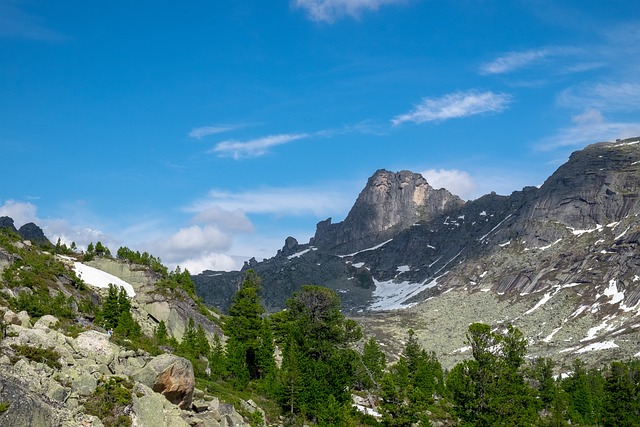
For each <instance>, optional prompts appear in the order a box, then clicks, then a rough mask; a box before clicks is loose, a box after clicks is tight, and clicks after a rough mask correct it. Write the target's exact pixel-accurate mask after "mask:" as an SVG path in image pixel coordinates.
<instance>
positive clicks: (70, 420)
mask: <svg viewBox="0 0 640 427" xmlns="http://www.w3.org/2000/svg"><path fill="white" fill-rule="evenodd" d="M0 314H2V316H3V317H2V322H3V328H2V334H3V339H2V340H1V341H0V405H2V404H5V405H6V404H8V407H6V409H5V410H4V411H3V412H0V426H7V427H8V426H32V427H39V426H43V427H45V426H47V427H49V426H61V427H72V426H73V427H76V426H82V427H89V426H92V427H101V426H103V425H104V424H103V422H102V421H101V420H100V418H99V417H97V416H95V415H90V414H89V413H88V412H89V411H87V407H88V406H89V405H90V404H91V405H92V406H95V403H96V396H99V395H100V394H99V393H100V392H101V391H104V390H105V389H108V388H109V387H116V385H117V384H125V385H126V387H125V388H127V389H129V390H130V394H129V395H130V399H129V401H128V402H123V404H122V405H121V406H122V407H121V410H120V413H119V415H123V416H125V417H128V418H130V419H131V425H132V426H136V427H163V426H167V427H169V426H171V427H180V426H183V427H188V426H193V427H196V426H197V427H243V426H249V424H248V423H247V422H246V421H245V418H244V417H243V416H242V415H241V414H240V413H238V412H236V410H235V408H234V407H233V405H230V404H226V403H221V402H220V401H219V400H218V398H216V397H215V396H212V395H209V394H207V393H205V392H204V391H202V390H199V389H197V388H196V387H195V379H194V372H193V367H192V365H191V362H189V361H188V360H187V359H184V358H182V357H178V356H175V355H172V354H161V355H159V356H155V357H154V356H151V355H150V354H149V353H146V352H144V351H142V350H138V351H133V350H126V349H123V348H121V347H119V346H118V345H116V344H114V343H113V342H111V341H110V336H109V334H106V333H102V332H99V331H95V330H88V331H85V332H82V333H79V334H78V335H77V337H72V336H69V335H64V334H62V333H61V332H60V331H58V330H57V329H56V328H57V325H58V324H59V321H58V319H57V318H55V317H53V316H50V315H46V316H43V317H41V318H40V319H38V320H37V321H36V322H35V323H34V324H32V322H31V319H30V318H29V316H28V314H27V313H26V312H21V313H14V312H12V311H11V310H9V309H8V308H6V307H0ZM25 348H29V349H36V348H37V349H45V350H47V352H46V353H37V352H29V351H28V350H27V351H25V350H24V349H25ZM51 355H53V357H51ZM52 358H55V360H51V359H52ZM125 394H126V393H125ZM106 400H108V399H106ZM98 402H99V401H98ZM103 403H104V402H103ZM240 403H241V405H242V409H241V411H243V413H245V414H251V413H253V412H256V411H259V412H260V413H261V415H262V419H264V413H263V412H262V410H261V409H260V408H258V407H256V405H255V404H254V403H253V402H252V401H248V402H245V401H241V402H240Z"/></svg>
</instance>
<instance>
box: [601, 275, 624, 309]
mask: <svg viewBox="0 0 640 427" xmlns="http://www.w3.org/2000/svg"><path fill="white" fill-rule="evenodd" d="M617 283H618V281H617V280H616V279H611V280H609V287H608V288H607V289H605V290H604V294H605V295H606V296H608V297H609V298H611V301H609V304H618V303H619V302H621V301H622V300H624V292H618V285H617Z"/></svg>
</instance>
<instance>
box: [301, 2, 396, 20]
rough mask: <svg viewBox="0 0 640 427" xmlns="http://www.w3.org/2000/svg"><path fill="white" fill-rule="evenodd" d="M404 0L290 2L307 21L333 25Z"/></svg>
mask: <svg viewBox="0 0 640 427" xmlns="http://www.w3.org/2000/svg"><path fill="white" fill-rule="evenodd" d="M405 2H406V0H292V1H291V5H292V6H293V7H294V8H296V9H304V10H305V11H306V12H307V15H308V16H309V19H311V20H312V21H317V22H327V23H333V22H335V21H336V20H337V19H339V18H342V17H344V16H350V17H353V18H359V17H360V16H361V15H362V13H363V12H365V11H375V10H378V8H380V6H383V5H387V4H396V3H405Z"/></svg>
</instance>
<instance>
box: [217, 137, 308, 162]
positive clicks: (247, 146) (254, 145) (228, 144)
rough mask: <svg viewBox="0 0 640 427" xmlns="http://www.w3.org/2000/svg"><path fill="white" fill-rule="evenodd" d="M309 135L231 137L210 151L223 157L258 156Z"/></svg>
mask: <svg viewBox="0 0 640 427" xmlns="http://www.w3.org/2000/svg"><path fill="white" fill-rule="evenodd" d="M308 136H309V135H308V134H306V133H294V134H281V135H271V136H265V137H262V138H257V139H252V140H250V141H244V142H242V141H236V140H233V139H231V140H227V141H222V142H219V143H218V144H216V146H215V147H213V148H212V149H211V150H209V153H218V155H219V156H221V157H233V158H234V159H236V160H237V159H241V158H244V157H258V156H262V155H264V154H266V153H267V152H268V150H269V148H271V147H274V146H276V145H282V144H287V143H289V142H292V141H296V140H299V139H303V138H307V137H308Z"/></svg>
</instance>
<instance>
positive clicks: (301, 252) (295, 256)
mask: <svg viewBox="0 0 640 427" xmlns="http://www.w3.org/2000/svg"><path fill="white" fill-rule="evenodd" d="M310 250H316V248H309V249H305V250H303V251H300V252H296V253H295V254H291V255H289V256H288V257H287V259H294V258H300V257H301V256H302V255H304V254H306V253H307V252H309V251H310Z"/></svg>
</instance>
